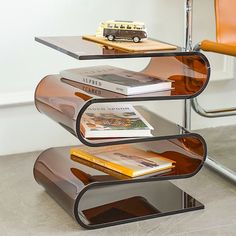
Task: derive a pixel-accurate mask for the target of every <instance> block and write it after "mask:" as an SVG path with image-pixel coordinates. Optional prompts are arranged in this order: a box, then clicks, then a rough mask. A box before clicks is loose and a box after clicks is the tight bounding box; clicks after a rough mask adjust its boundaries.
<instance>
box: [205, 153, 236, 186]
mask: <svg viewBox="0 0 236 236" xmlns="http://www.w3.org/2000/svg"><path fill="white" fill-rule="evenodd" d="M205 164H206V165H207V166H209V167H210V168H212V169H213V170H215V171H216V172H218V173H219V174H221V175H222V176H223V177H226V178H228V179H230V180H231V181H233V182H236V172H235V171H233V170H231V169H229V168H227V167H225V166H224V165H222V164H220V163H219V162H217V161H216V160H214V159H212V158H211V157H209V156H207V159H206V161H205Z"/></svg>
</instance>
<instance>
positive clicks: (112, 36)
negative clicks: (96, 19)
mask: <svg viewBox="0 0 236 236" xmlns="http://www.w3.org/2000/svg"><path fill="white" fill-rule="evenodd" d="M107 39H108V40H109V41H113V40H115V36H114V35H112V34H110V35H108V36H107Z"/></svg>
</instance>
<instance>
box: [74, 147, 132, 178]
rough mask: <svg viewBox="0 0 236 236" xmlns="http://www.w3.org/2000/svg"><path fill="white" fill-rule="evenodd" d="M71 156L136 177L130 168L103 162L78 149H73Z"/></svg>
mask: <svg viewBox="0 0 236 236" xmlns="http://www.w3.org/2000/svg"><path fill="white" fill-rule="evenodd" d="M70 154H71V155H74V156H76V157H78V158H82V159H84V160H87V161H90V162H93V163H96V164H98V165H100V166H103V167H105V168H108V169H111V170H114V171H116V172H119V173H121V174H124V175H128V176H130V177H134V172H133V170H131V169H129V168H125V167H123V166H120V165H118V164H115V163H112V162H109V161H105V160H103V159H101V158H99V157H96V156H92V155H89V154H87V153H84V152H83V151H80V150H78V149H76V151H73V149H72V150H71V152H70Z"/></svg>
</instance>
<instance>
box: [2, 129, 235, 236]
mask: <svg viewBox="0 0 236 236" xmlns="http://www.w3.org/2000/svg"><path fill="white" fill-rule="evenodd" d="M230 130H232V128H230V129H229V131H230ZM218 131H219V130H218ZM218 131H217V132H218ZM201 132H204V131H201ZM219 132H220V131H219ZM207 133H210V134H211V133H212V132H209V131H208V132H207ZM207 133H206V134H207ZM221 134H222V133H221ZM234 134H235V133H234V132H233V136H234ZM227 135H228V134H227ZM206 136H207V135H205V137H206ZM221 137H222V136H221ZM234 137H235V136H234ZM206 138H207V139H209V136H208V137H206ZM209 140H210V139H209ZM214 143H215V142H214V141H212V142H211V143H210V141H209V148H210V150H213V149H211V147H210V145H212V144H214ZM219 143H221V145H222V146H221V148H219V150H220V151H221V152H222V153H223V150H222V148H223V146H225V147H226V144H225V143H224V142H223V141H220V142H219ZM234 143H235V142H234ZM213 146H214V145H213ZM232 146H233V147H234V145H233V144H232ZM234 149H235V147H234ZM227 150H228V149H227ZM228 153H229V156H230V157H232V156H233V155H234V153H235V151H231V153H230V151H228ZM37 156H38V152H34V153H26V154H19V155H12V156H6V157H0V183H1V184H0V235H1V236H10V235H11V236H12V235H14V236H15V235H17V236H28V235H34V236H38V235H47V236H52V235H56V236H60V235H63V236H72V235H80V236H85V235H96V236H106V235H109V236H110V235H112V236H115V235H119V236H122V235H124V236H129V235H133V236H134V235H135V236H136V235H147V236H157V235H158V236H159V235H165V236H167V235H171V236H177V235H181V236H187V235H192V236H195V235H196V236H197V235H201V236H204V235H209V236H211V235H214V236H217V235H219V236H227V235H230V236H231V235H232V236H233V235H236V233H235V231H236V185H235V184H233V183H231V182H229V181H227V180H225V179H223V178H222V177H220V176H219V175H217V174H216V173H214V172H213V171H212V170H209V169H207V168H206V167H204V168H203V169H202V170H201V171H200V172H199V173H198V174H197V175H196V176H194V177H192V178H190V179H183V180H177V181H173V182H174V183H175V184H176V185H177V186H179V187H180V188H182V189H183V190H185V191H186V192H187V193H189V194H190V195H192V196H193V197H195V198H196V199H198V200H199V201H200V202H202V203H204V204H205V207H206V208H205V209H204V210H200V211H195V212H189V213H184V214H179V215H173V216H167V217H162V218H156V219H151V220H146V221H141V222H135V223H129V224H125V225H120V226H114V227H109V228H104V229H98V230H92V231H88V230H83V229H82V228H81V227H80V226H79V225H78V224H77V223H76V222H75V221H74V220H73V219H72V218H71V217H70V216H69V215H67V213H66V212H64V210H63V209H62V208H61V207H60V206H59V205H57V203H56V202H54V200H53V199H51V198H50V197H49V196H48V195H47V194H46V193H45V191H44V190H43V188H42V187H41V186H39V185H38V184H37V183H36V182H35V181H34V179H33V174H32V169H33V164H34V161H35V159H36V158H37ZM223 157H225V155H223ZM231 162H232V163H231V164H232V166H233V165H235V161H233V159H231Z"/></svg>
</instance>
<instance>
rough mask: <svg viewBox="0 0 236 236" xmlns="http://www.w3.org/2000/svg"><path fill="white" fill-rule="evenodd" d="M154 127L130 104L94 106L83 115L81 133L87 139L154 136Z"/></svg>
mask: <svg viewBox="0 0 236 236" xmlns="http://www.w3.org/2000/svg"><path fill="white" fill-rule="evenodd" d="M152 129H153V127H152V126H151V125H150V124H149V123H148V122H147V121H146V119H145V118H144V117H143V116H142V115H141V114H140V113H139V112H138V111H137V110H136V109H135V108H134V107H133V106H132V105H130V104H114V103H112V104H109V103H107V104H93V105H91V106H89V107H88V108H87V110H86V111H85V112H84V113H83V116H82V118H81V123H80V130H81V133H82V134H83V135H84V137H86V138H124V137H142V136H152V134H151V130H152Z"/></svg>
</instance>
